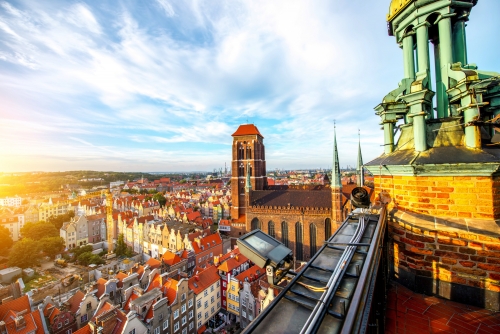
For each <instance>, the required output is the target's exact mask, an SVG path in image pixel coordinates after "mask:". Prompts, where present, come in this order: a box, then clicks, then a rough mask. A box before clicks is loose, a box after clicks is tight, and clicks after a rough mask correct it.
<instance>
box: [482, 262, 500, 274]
mask: <svg viewBox="0 0 500 334" xmlns="http://www.w3.org/2000/svg"><path fill="white" fill-rule="evenodd" d="M477 267H478V268H481V269H484V270H487V271H494V272H498V273H500V266H496V265H493V264H486V263H478V264H477Z"/></svg>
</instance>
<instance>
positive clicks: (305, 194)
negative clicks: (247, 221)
mask: <svg viewBox="0 0 500 334" xmlns="http://www.w3.org/2000/svg"><path fill="white" fill-rule="evenodd" d="M250 203H251V205H264V206H266V205H267V206H288V205H290V206H293V207H310V208H314V207H318V208H328V209H331V208H332V193H331V191H330V190H329V189H328V190H254V191H252V192H251V201H250Z"/></svg>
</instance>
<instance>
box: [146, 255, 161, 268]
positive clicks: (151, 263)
mask: <svg viewBox="0 0 500 334" xmlns="http://www.w3.org/2000/svg"><path fill="white" fill-rule="evenodd" d="M146 264H149V267H150V268H151V269H156V268H160V267H161V262H160V261H158V260H157V259H155V258H154V257H150V258H149V260H147V261H146Z"/></svg>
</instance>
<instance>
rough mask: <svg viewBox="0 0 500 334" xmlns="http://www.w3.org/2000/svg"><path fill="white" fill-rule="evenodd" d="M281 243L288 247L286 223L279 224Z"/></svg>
mask: <svg viewBox="0 0 500 334" xmlns="http://www.w3.org/2000/svg"><path fill="white" fill-rule="evenodd" d="M281 242H282V243H283V245H285V246H286V247H288V223H287V222H281Z"/></svg>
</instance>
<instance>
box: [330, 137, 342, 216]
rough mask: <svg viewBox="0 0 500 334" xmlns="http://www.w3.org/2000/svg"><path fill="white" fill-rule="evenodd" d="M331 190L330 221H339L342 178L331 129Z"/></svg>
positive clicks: (335, 143)
mask: <svg viewBox="0 0 500 334" xmlns="http://www.w3.org/2000/svg"><path fill="white" fill-rule="evenodd" d="M330 187H331V190H332V221H333V222H337V223H340V222H342V221H343V220H344V214H343V203H344V198H343V194H342V178H341V174H340V164H339V152H338V150H337V132H336V128H335V127H334V129H333V166H332V180H331V183H330Z"/></svg>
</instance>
